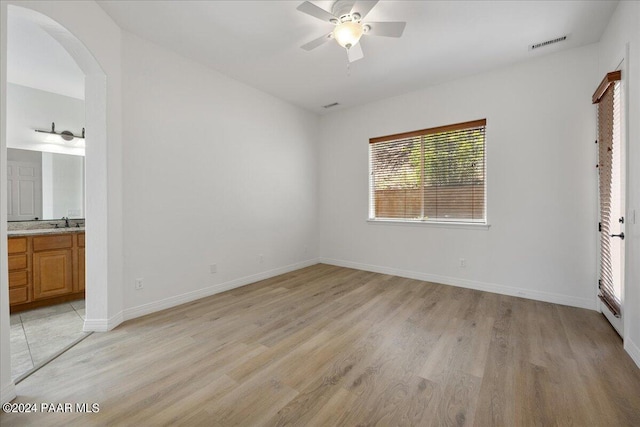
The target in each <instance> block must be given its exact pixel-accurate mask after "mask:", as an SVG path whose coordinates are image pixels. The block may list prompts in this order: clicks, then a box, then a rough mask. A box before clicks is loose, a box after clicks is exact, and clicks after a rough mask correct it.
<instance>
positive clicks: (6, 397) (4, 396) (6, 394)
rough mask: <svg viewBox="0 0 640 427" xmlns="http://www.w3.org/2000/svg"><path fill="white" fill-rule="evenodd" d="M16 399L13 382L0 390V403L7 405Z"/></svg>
mask: <svg viewBox="0 0 640 427" xmlns="http://www.w3.org/2000/svg"><path fill="white" fill-rule="evenodd" d="M15 398H16V385H15V384H14V383H13V381H11V382H9V384H5V385H4V386H2V389H0V402H2V403H7V402H11V401H12V400H13V399H15Z"/></svg>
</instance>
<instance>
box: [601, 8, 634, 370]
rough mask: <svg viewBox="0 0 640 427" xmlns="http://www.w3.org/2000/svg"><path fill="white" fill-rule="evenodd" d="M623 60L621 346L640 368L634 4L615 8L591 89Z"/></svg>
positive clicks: (604, 38) (603, 37)
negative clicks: (624, 180)
mask: <svg viewBox="0 0 640 427" xmlns="http://www.w3.org/2000/svg"><path fill="white" fill-rule="evenodd" d="M623 59H624V63H623V64H624V66H623V68H622V69H623V77H622V79H623V83H624V85H625V86H626V103H627V105H626V107H627V111H626V113H627V116H626V121H627V129H626V130H627V143H628V146H627V148H628V152H627V160H628V163H627V173H628V177H627V178H628V184H629V185H628V188H627V215H626V218H627V221H626V224H625V236H626V238H625V243H626V250H627V253H626V260H627V266H626V267H627V268H626V280H625V292H624V302H623V304H624V306H623V310H624V313H623V317H624V346H625V349H626V350H627V351H628V352H629V354H630V355H631V356H632V357H633V359H634V360H635V362H636V364H637V365H638V366H640V262H639V260H640V2H637V1H621V2H620V3H619V4H618V7H617V8H616V11H615V12H614V15H613V16H612V18H611V21H610V22H609V25H608V26H607V29H606V31H605V33H604V35H603V36H602V39H601V41H600V44H599V67H598V68H599V73H598V76H597V79H596V82H594V86H595V85H596V84H597V83H599V82H600V80H601V79H602V78H603V77H604V75H605V74H606V73H607V72H609V71H613V70H615V69H616V67H617V66H618V64H619V63H620V61H621V60H623ZM634 212H635V218H636V222H635V224H634V223H633V216H634V215H633V213H634Z"/></svg>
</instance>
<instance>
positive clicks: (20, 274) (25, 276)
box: [9, 271, 29, 288]
mask: <svg viewBox="0 0 640 427" xmlns="http://www.w3.org/2000/svg"><path fill="white" fill-rule="evenodd" d="M28 283H29V273H28V272H27V271H14V272H11V273H9V288H17V287H20V286H27V284H28Z"/></svg>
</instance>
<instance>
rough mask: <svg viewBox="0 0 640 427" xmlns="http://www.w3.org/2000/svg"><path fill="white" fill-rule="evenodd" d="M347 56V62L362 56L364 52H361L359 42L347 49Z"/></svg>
mask: <svg viewBox="0 0 640 427" xmlns="http://www.w3.org/2000/svg"><path fill="white" fill-rule="evenodd" d="M347 57H348V58H349V62H355V61H357V60H358V59H362V58H364V53H362V46H360V43H356V44H355V45H353V46H351V47H350V48H349V49H347Z"/></svg>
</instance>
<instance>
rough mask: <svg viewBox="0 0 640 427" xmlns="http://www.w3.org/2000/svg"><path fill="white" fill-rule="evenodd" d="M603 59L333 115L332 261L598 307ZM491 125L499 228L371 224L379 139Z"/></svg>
mask: <svg viewBox="0 0 640 427" xmlns="http://www.w3.org/2000/svg"><path fill="white" fill-rule="evenodd" d="M596 55H597V46H595V45H590V46H586V47H583V48H579V49H574V50H570V51H565V52H561V53H558V54H553V55H550V56H545V57H542V58H540V59H537V60H533V61H529V62H526V63H521V64H518V65H513V66H510V67H506V68H502V69H499V70H495V71H492V72H490V73H485V74H481V75H476V76H473V77H469V78H465V79H462V80H458V81H455V82H451V83H448V84H443V85H440V86H435V87H430V88H427V89H425V90H421V91H416V92H412V93H409V94H406V95H401V96H397V97H394V98H391V99H387V100H384V101H380V102H376V103H372V104H369V105H365V106H362V107H359V108H353V109H350V110H343V111H340V112H336V113H333V114H330V115H328V116H325V117H323V119H322V138H321V144H320V166H319V170H320V207H321V214H320V256H321V259H322V260H324V261H325V262H328V263H333V264H338V265H347V266H354V267H357V268H363V269H368V270H372V271H381V272H389V273H393V274H399V275H403V276H408V277H416V278H421V279H426V280H432V281H436V282H440V283H446V284H455V285H460V286H468V287H472V288H477V289H484V290H490V291H495V292H499V293H505V294H511V295H519V296H526V297H530V298H533V299H540V300H546V301H553V302H559V303H562V304H568V305H573V306H578V307H587V308H595V306H596V300H595V283H596V267H595V265H596V264H595V259H596V240H595V238H594V234H593V233H592V231H593V230H594V227H595V226H596V224H597V219H596V206H595V204H596V201H595V197H596V193H595V188H596V174H595V164H596V160H595V159H596V157H595V155H596V152H595V149H594V144H593V141H594V137H595V118H594V114H593V107H592V105H591V94H592V93H593V81H594V79H595V74H596V67H597V62H596V60H597V56H596ZM482 118H486V119H487V168H488V172H487V174H488V187H487V188H488V190H487V192H488V194H487V199H488V204H487V206H488V220H489V223H490V225H491V226H490V228H489V229H484V228H469V227H466V228H443V227H435V226H428V225H409V226H408V225H390V224H379V223H378V224H372V223H368V222H367V213H368V208H367V203H368V139H369V138H370V137H376V136H383V135H389V134H394V133H399V132H405V131H412V130H416V129H424V128H429V127H434V126H440V125H446V124H451V123H458V122H464V121H469V120H475V119H482ZM460 258H465V259H466V264H467V267H466V268H461V267H459V259H460Z"/></svg>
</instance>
